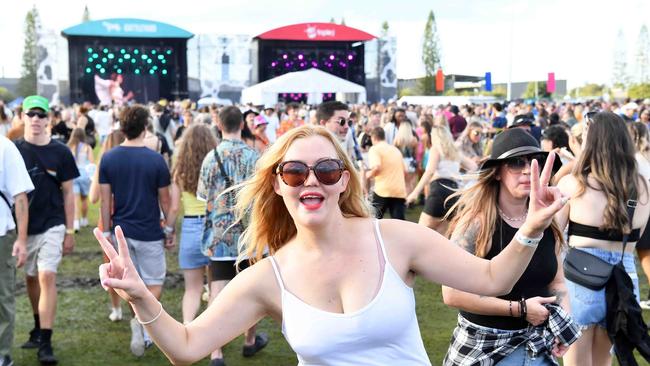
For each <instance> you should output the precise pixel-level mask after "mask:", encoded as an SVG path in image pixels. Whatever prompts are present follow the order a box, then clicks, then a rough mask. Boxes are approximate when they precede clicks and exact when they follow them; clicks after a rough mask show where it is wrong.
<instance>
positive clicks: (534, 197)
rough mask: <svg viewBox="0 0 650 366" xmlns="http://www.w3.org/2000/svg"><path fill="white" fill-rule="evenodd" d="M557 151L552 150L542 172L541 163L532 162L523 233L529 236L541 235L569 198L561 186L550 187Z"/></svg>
mask: <svg viewBox="0 0 650 366" xmlns="http://www.w3.org/2000/svg"><path fill="white" fill-rule="evenodd" d="M554 161H555V153H553V152H550V153H549V154H548V157H547V158H546V164H544V169H542V173H541V174H540V173H539V163H538V162H537V160H533V161H532V162H531V163H530V202H529V204H528V216H527V217H526V222H524V225H522V228H523V229H524V231H523V234H524V235H526V236H529V237H539V236H540V235H541V234H542V232H543V231H544V230H545V229H546V228H547V227H549V225H551V222H552V221H553V217H554V215H555V213H557V212H558V211H560V209H562V207H564V205H565V204H566V203H567V201H568V198H567V197H566V196H564V195H562V192H560V190H559V188H557V187H549V185H548V184H549V182H550V181H551V175H552V173H553V162H554Z"/></svg>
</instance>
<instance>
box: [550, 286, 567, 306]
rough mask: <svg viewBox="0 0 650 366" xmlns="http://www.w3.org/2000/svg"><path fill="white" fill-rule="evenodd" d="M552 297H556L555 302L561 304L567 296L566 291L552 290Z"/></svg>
mask: <svg viewBox="0 0 650 366" xmlns="http://www.w3.org/2000/svg"><path fill="white" fill-rule="evenodd" d="M551 296H555V297H556V299H555V302H556V303H558V304H561V303H562V300H563V299H564V297H565V296H566V291H562V290H556V289H551Z"/></svg>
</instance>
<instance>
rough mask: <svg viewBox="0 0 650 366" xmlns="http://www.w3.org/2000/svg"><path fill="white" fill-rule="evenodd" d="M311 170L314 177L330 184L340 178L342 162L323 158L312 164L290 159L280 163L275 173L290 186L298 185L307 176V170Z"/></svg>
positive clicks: (302, 182)
mask: <svg viewBox="0 0 650 366" xmlns="http://www.w3.org/2000/svg"><path fill="white" fill-rule="evenodd" d="M310 170H313V171H314V175H315V176H316V179H318V181H319V182H321V183H322V184H324V185H326V186H331V185H332V184H335V183H337V182H338V181H339V180H341V176H342V175H343V170H345V169H344V168H343V162H342V161H341V160H338V159H324V160H321V161H319V162H317V163H316V164H314V165H313V166H309V165H307V164H305V163H303V162H302V161H296V160H290V161H285V162H282V163H280V165H278V168H277V174H279V175H280V178H282V181H283V182H284V183H285V184H286V185H288V186H290V187H299V186H301V185H303V184H304V183H305V181H306V180H307V178H308V177H309V171H310Z"/></svg>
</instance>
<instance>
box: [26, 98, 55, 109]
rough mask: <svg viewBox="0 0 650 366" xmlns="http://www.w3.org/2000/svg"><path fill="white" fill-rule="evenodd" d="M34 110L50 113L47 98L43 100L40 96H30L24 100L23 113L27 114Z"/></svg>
mask: <svg viewBox="0 0 650 366" xmlns="http://www.w3.org/2000/svg"><path fill="white" fill-rule="evenodd" d="M32 108H40V109H42V110H43V111H44V112H49V111H50V102H49V101H48V100H47V98H43V97H41V96H40V95H30V96H28V97H27V98H25V100H23V111H25V112H27V111H28V110H30V109H32Z"/></svg>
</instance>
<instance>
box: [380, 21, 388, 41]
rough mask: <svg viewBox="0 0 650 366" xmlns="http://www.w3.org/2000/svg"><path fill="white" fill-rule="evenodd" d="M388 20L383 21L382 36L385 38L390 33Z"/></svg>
mask: <svg viewBox="0 0 650 366" xmlns="http://www.w3.org/2000/svg"><path fill="white" fill-rule="evenodd" d="M388 28H389V26H388V22H387V21H386V20H384V22H383V23H381V37H382V38H384V37H386V36H387V35H388Z"/></svg>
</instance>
